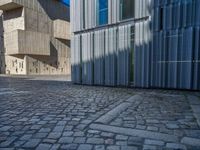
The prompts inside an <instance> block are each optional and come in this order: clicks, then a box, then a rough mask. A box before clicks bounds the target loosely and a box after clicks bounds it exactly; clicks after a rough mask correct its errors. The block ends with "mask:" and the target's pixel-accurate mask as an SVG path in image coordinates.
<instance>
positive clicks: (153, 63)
mask: <svg viewBox="0 0 200 150" xmlns="http://www.w3.org/2000/svg"><path fill="white" fill-rule="evenodd" d="M71 8H72V9H71V22H72V27H71V30H72V32H73V33H74V34H73V40H72V80H73V82H74V83H78V84H88V85H106V86H126V87H128V86H133V87H142V88H172V89H190V90H200V41H199V39H200V1H199V0H170V1H169V0H73V1H71Z"/></svg>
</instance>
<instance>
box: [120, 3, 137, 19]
mask: <svg viewBox="0 0 200 150" xmlns="http://www.w3.org/2000/svg"><path fill="white" fill-rule="evenodd" d="M120 10H121V20H124V19H129V18H134V0H121V4H120Z"/></svg>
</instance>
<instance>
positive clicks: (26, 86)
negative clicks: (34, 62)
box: [0, 77, 200, 150]
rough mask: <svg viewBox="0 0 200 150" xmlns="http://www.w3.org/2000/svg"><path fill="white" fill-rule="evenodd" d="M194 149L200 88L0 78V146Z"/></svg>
mask: <svg viewBox="0 0 200 150" xmlns="http://www.w3.org/2000/svg"><path fill="white" fill-rule="evenodd" d="M5 148H8V149H27V150H32V149H37V150H56V149H65V150H137V149H138V150H140V149H145V150H151V149H164V150H171V149H180V150H181V149H183V150H184V149H191V150H195V149H196V150H199V149H200V93H199V92H189V91H184V92H183V91H168V90H142V89H123V88H109V87H90V86H80V85H72V84H70V83H69V82H56V81H31V80H27V79H19V78H17V79H15V78H6V77H1V78H0V150H1V149H5Z"/></svg>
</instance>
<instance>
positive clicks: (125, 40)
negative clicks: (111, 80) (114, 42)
mask: <svg viewBox="0 0 200 150" xmlns="http://www.w3.org/2000/svg"><path fill="white" fill-rule="evenodd" d="M130 36H131V25H125V26H120V27H119V32H118V52H117V84H118V85H123V86H128V85H129V83H130V46H131V45H130V44H131V39H130Z"/></svg>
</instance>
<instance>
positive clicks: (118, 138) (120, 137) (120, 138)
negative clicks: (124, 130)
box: [116, 135, 128, 140]
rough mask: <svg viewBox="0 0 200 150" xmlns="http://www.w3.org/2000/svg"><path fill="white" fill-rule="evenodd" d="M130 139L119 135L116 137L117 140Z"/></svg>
mask: <svg viewBox="0 0 200 150" xmlns="http://www.w3.org/2000/svg"><path fill="white" fill-rule="evenodd" d="M127 139H128V136H125V135H117V136H116V140H127Z"/></svg>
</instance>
